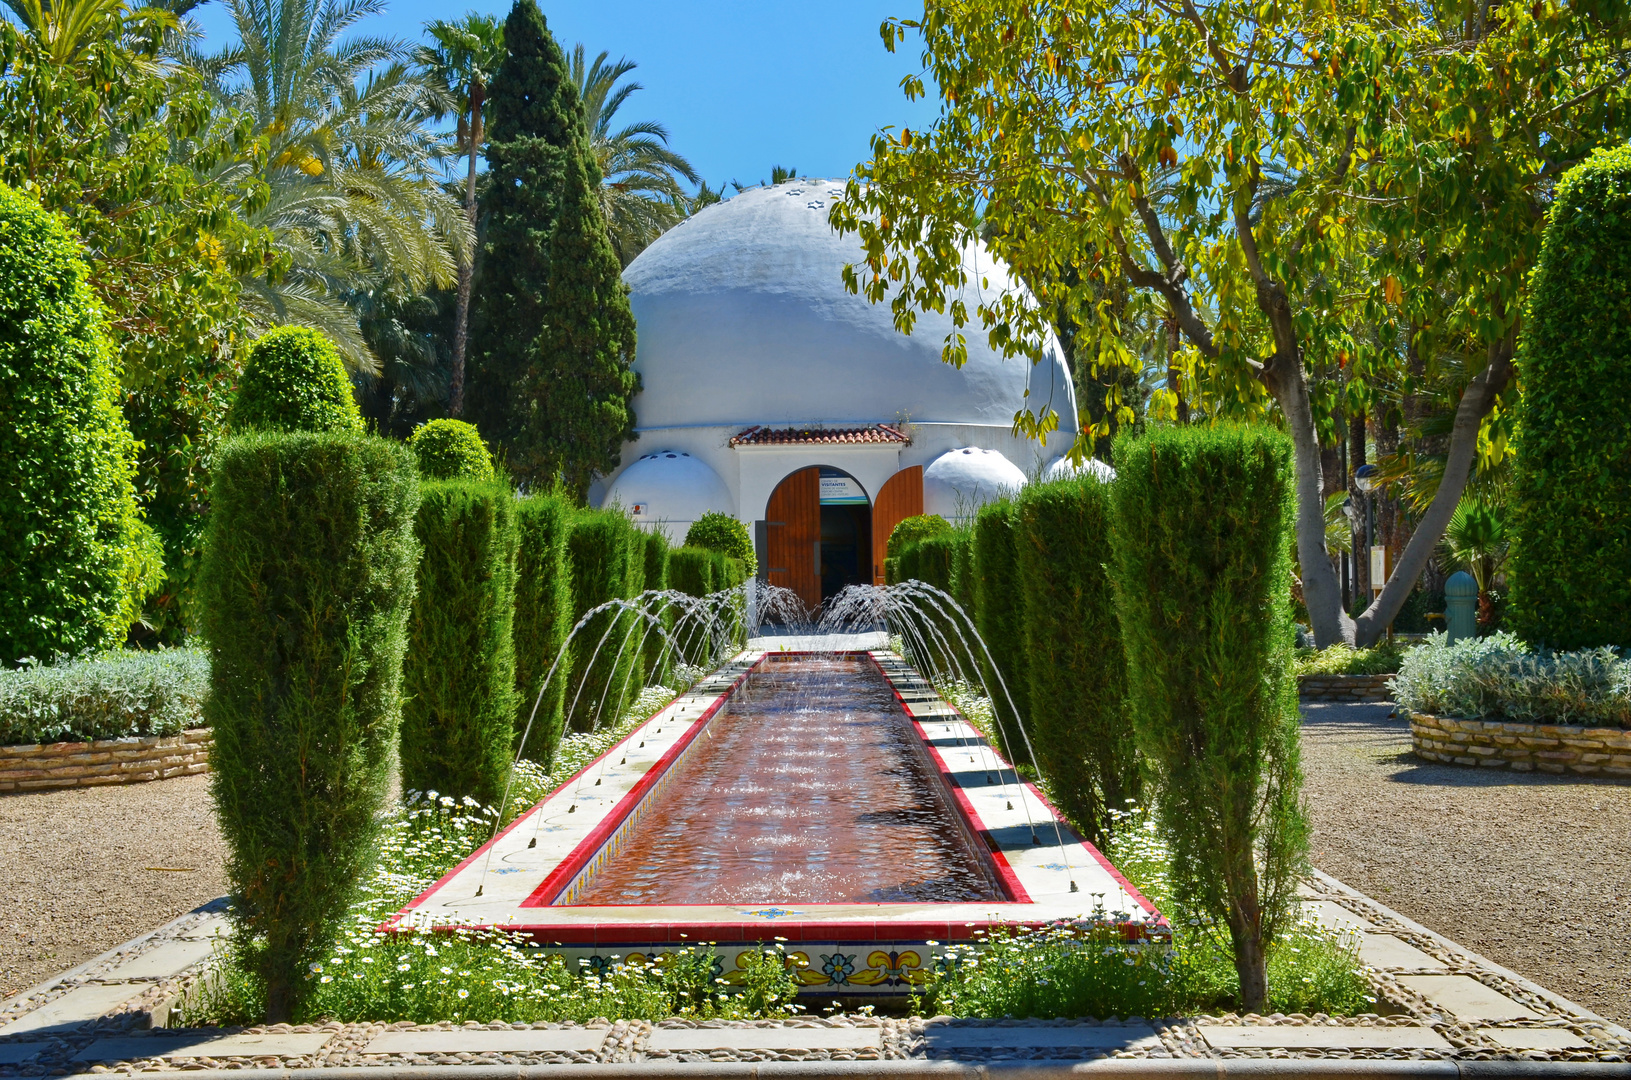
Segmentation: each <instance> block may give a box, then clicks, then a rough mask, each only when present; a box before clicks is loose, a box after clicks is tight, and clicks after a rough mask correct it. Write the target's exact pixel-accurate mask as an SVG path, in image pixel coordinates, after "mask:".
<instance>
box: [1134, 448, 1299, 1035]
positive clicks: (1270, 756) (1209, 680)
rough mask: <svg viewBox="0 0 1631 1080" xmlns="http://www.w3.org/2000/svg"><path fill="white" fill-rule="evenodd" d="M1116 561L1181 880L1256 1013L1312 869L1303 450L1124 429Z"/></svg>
mask: <svg viewBox="0 0 1631 1080" xmlns="http://www.w3.org/2000/svg"><path fill="white" fill-rule="evenodd" d="M1115 459H1116V474H1117V479H1116V482H1115V483H1114V484H1113V485H1111V491H1112V494H1111V543H1110V550H1111V553H1112V555H1113V560H1112V562H1111V576H1112V579H1113V581H1114V583H1115V595H1116V611H1117V615H1118V617H1119V619H1120V622H1121V634H1122V642H1123V646H1124V648H1125V649H1126V653H1127V699H1128V705H1129V708H1130V710H1131V714H1132V721H1133V728H1134V731H1135V732H1136V733H1137V739H1138V748H1139V751H1140V753H1141V754H1142V755H1143V760H1144V764H1145V767H1146V770H1147V775H1148V776H1149V777H1150V778H1151V779H1152V780H1153V782H1154V786H1155V807H1156V809H1157V817H1158V819H1159V821H1160V822H1161V825H1162V828H1163V830H1164V831H1165V832H1166V834H1167V839H1168V842H1169V844H1170V845H1171V849H1172V864H1173V869H1172V887H1173V892H1174V895H1175V897H1176V898H1177V900H1178V902H1179V904H1180V905H1181V906H1182V907H1183V908H1184V909H1185V911H1186V912H1187V913H1189V914H1190V915H1191V916H1193V917H1202V916H1209V917H1211V918H1215V919H1216V920H1217V922H1218V924H1219V925H1220V926H1223V927H1227V928H1228V930H1229V934H1230V938H1231V940H1232V942H1233V946H1234V958H1235V967H1236V970H1237V972H1238V973H1239V976H1240V987H1241V997H1242V1001H1243V1004H1244V1007H1245V1009H1246V1010H1247V1011H1251V1012H1260V1011H1262V1006H1263V1003H1264V1000H1265V998H1264V995H1265V993H1266V988H1265V983H1264V960H1265V949H1266V948H1267V947H1268V946H1269V945H1271V944H1272V943H1273V941H1274V939H1275V937H1276V935H1278V934H1279V933H1281V932H1282V931H1284V930H1289V929H1290V922H1289V920H1290V919H1291V917H1292V913H1293V912H1294V911H1295V900H1296V894H1295V890H1296V886H1297V881H1298V878H1299V876H1300V875H1301V873H1302V871H1303V870H1304V868H1305V863H1306V849H1307V828H1308V827H1307V823H1306V821H1305V820H1304V818H1303V815H1302V809H1301V806H1300V804H1299V791H1300V788H1301V772H1300V766H1299V761H1298V755H1299V743H1298V736H1299V732H1298V719H1297V686H1296V680H1295V679H1294V678H1293V676H1292V673H1291V655H1292V649H1293V646H1294V642H1295V634H1294V629H1293V624H1292V619H1291V597H1290V580H1291V530H1292V525H1293V520H1294V517H1295V515H1294V509H1293V502H1292V490H1293V479H1292V451H1291V442H1290V440H1289V439H1288V438H1287V437H1286V436H1284V435H1283V434H1280V433H1279V432H1276V431H1273V430H1271V429H1267V428H1249V427H1219V428H1190V427H1175V428H1165V429H1157V430H1154V431H1152V432H1150V433H1149V434H1147V435H1144V436H1141V437H1136V438H1126V439H1122V440H1119V441H1118V442H1117V443H1116V444H1115Z"/></svg>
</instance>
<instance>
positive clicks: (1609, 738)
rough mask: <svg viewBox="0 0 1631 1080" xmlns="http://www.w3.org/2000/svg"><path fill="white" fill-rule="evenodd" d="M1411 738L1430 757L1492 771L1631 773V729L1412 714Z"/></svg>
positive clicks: (1620, 774) (1617, 774)
mask: <svg viewBox="0 0 1631 1080" xmlns="http://www.w3.org/2000/svg"><path fill="white" fill-rule="evenodd" d="M1410 741H1411V743H1412V744H1414V746H1415V749H1416V753H1417V754H1418V755H1419V756H1421V757H1424V758H1426V759H1428V760H1429V761H1442V762H1446V763H1448V764H1454V765H1477V766H1482V767H1485V768H1494V769H1514V770H1517V771H1519V772H1531V771H1533V770H1536V769H1539V770H1540V771H1541V772H1549V773H1566V772H1567V773H1580V774H1582V775H1587V776H1592V775H1600V776H1624V777H1631V731H1626V730H1624V729H1622V728H1588V727H1571V726H1569V725H1566V724H1514V723H1510V722H1507V721H1502V720H1455V719H1451V718H1450V717H1445V716H1428V715H1426V714H1425V713H1411V714H1410Z"/></svg>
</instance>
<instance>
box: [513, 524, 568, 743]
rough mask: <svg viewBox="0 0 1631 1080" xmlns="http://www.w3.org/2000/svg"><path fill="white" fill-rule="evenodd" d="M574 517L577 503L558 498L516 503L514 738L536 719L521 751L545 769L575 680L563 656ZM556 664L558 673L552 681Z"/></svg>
mask: <svg viewBox="0 0 1631 1080" xmlns="http://www.w3.org/2000/svg"><path fill="white" fill-rule="evenodd" d="M572 515H573V508H572V504H571V503H569V502H567V500H566V499H564V498H562V497H560V496H557V495H533V496H530V497H528V498H525V499H517V500H516V503H515V533H516V554H515V630H514V634H515V686H516V691H517V694H516V698H517V700H516V714H515V737H516V739H517V740H520V738H521V737H522V735H523V734H524V733H525V732H526V730H527V723H528V721H529V720H531V722H532V734H531V735H530V736H528V738H527V742H526V745H525V746H522V747H521V753H522V755H523V756H524V757H527V758H529V759H531V760H533V761H536V762H539V763H540V764H542V765H544V766H546V767H547V766H549V765H550V764H552V763H553V762H554V755H555V747H556V745H557V744H558V743H559V742H560V738H561V729H562V725H563V718H562V709H563V708H564V707H565V697H566V688H567V686H568V685H569V684H570V682H571V679H572V656H571V654H570V653H568V654H567V655H564V656H563V655H561V646H562V645H563V644H564V643H565V641H566V635H567V634H569V633H571V631H572V622H573V615H572V604H573V599H572V562H571V559H570V558H569V557H568V555H567V537H568V535H569V534H570V533H571V529H572ZM557 657H559V662H558V663H557ZM552 664H555V665H556V667H555V674H554V676H553V677H550V673H549V672H550V666H551V665H552ZM546 678H548V679H549V684H548V685H547V686H545V685H544V680H545V679H546ZM540 690H541V691H543V692H544V693H543V699H542V700H541V701H540V699H539V696H538V694H539V691H540ZM534 708H536V710H537V712H536V714H535V713H534V711H533V710H534Z"/></svg>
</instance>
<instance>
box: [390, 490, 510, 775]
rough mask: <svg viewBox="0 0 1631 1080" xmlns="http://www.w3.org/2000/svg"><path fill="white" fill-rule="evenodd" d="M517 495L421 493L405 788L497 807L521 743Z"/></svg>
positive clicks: (405, 716)
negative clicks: (517, 671)
mask: <svg viewBox="0 0 1631 1080" xmlns="http://www.w3.org/2000/svg"><path fill="white" fill-rule="evenodd" d="M513 506H514V500H513V499H512V498H511V497H510V491H509V488H508V487H507V486H506V485H504V484H500V483H494V482H493V481H491V480H485V481H482V480H441V481H432V482H431V483H428V484H425V485H424V487H423V488H422V489H421V497H420V502H419V513H418V516H417V518H416V520H415V524H414V532H415V534H416V535H417V537H418V539H419V546H420V551H421V554H420V556H419V578H418V590H417V592H416V593H415V595H414V602H413V615H412V617H411V618H410V619H409V620H408V653H407V664H406V670H405V672H404V678H403V691H404V703H403V708H402V786H403V788H404V789H406V790H409V791H424V792H429V791H435V792H438V793H440V794H442V795H451V796H453V797H454V798H462V797H464V796H466V795H468V796H469V797H471V798H473V799H475V800H476V801H477V802H479V803H484V804H487V805H497V803H498V800H499V799H500V798H501V797H502V796H503V793H504V781H505V778H506V777H507V776H508V774H509V768H510V759H511V754H512V753H513V746H514V737H515V735H514V727H515V712H516V698H517V695H516V689H515V643H514V640H513V638H512V637H511V632H512V629H513V627H514V624H515V513H514V510H513Z"/></svg>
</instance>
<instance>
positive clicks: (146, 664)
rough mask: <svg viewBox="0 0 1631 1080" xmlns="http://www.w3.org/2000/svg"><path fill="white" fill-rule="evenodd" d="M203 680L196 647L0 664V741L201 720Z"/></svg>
mask: <svg viewBox="0 0 1631 1080" xmlns="http://www.w3.org/2000/svg"><path fill="white" fill-rule="evenodd" d="M209 680H210V665H209V660H208V659H207V658H206V657H205V655H204V652H203V650H201V649H158V650H156V651H153V652H138V651H135V650H131V651H129V652H122V651H121V652H107V653H102V654H101V655H98V656H91V657H86V658H84V659H80V660H72V661H69V662H66V663H62V664H53V665H50V666H36V667H25V668H19V669H17V670H15V671H8V670H5V669H0V746H21V745H25V744H28V743H54V742H90V741H92V740H94V739H123V738H127V737H129V736H133V735H135V736H147V735H179V734H180V733H181V732H183V731H185V730H187V729H188V728H193V727H198V726H199V725H200V724H202V723H203V722H204V719H203V707H204V695H205V693H206V692H207V691H208V689H209Z"/></svg>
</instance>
